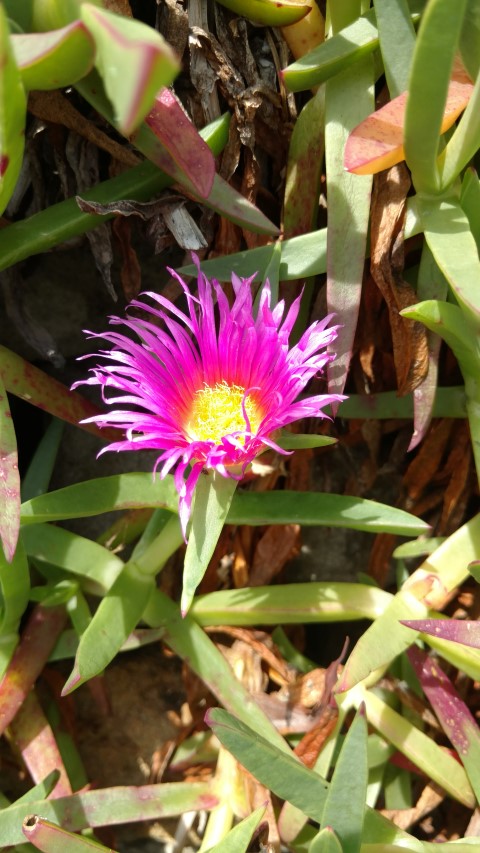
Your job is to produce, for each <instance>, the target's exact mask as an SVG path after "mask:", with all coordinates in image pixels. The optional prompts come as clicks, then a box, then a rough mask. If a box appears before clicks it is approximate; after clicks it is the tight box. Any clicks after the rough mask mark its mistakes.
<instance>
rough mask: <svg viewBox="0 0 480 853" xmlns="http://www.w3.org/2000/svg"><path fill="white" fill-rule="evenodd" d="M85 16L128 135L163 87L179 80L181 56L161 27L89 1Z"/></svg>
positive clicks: (100, 66) (110, 94)
mask: <svg viewBox="0 0 480 853" xmlns="http://www.w3.org/2000/svg"><path fill="white" fill-rule="evenodd" d="M81 19H82V21H83V23H84V24H85V26H86V27H87V29H88V30H89V32H90V33H91V35H92V37H93V39H94V42H95V48H96V54H95V65H96V67H97V68H98V71H99V72H100V75H101V77H102V80H103V83H104V86H105V91H106V93H107V95H108V97H109V99H110V101H111V103H112V106H113V109H114V114H115V123H116V124H117V126H118V127H119V129H120V130H121V132H122V133H124V134H126V135H128V134H130V133H132V132H133V131H134V130H135V128H136V127H138V125H139V124H140V123H141V122H142V121H143V119H144V118H145V116H146V115H147V113H148V112H149V110H150V109H151V107H152V104H153V102H154V99H155V95H156V94H157V92H158V91H159V90H160V89H161V88H162V87H163V86H169V85H170V84H171V83H172V82H173V80H174V78H175V76H176V75H177V73H178V71H179V70H180V68H179V63H178V60H177V58H176V57H175V54H174V52H173V50H172V48H171V47H170V45H169V44H167V42H166V41H165V40H164V39H163V37H162V36H161V35H160V33H158V32H156V30H154V29H152V28H151V27H148V26H146V25H145V24H142V23H141V22H140V21H136V20H134V19H131V18H125V17H123V16H121V15H115V14H113V13H111V12H107V11H105V10H104V9H98V8H97V7H95V6H92V5H90V4H88V3H85V4H84V5H83V6H82V8H81Z"/></svg>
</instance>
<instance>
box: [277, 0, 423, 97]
mask: <svg viewBox="0 0 480 853" xmlns="http://www.w3.org/2000/svg"><path fill="white" fill-rule="evenodd" d="M424 6H425V0H415V2H412V3H411V4H410V9H411V15H412V21H413V22H417V21H418V20H419V18H420V14H421V12H422V10H423V8H424ZM376 23H377V22H376V17H375V12H374V10H373V9H370V10H369V11H368V12H367V13H366V14H364V15H360V16H359V17H358V18H357V19H356V20H355V21H353V23H351V24H350V25H349V26H346V27H344V29H342V30H341V31H340V32H339V33H337V34H336V35H334V36H332V37H331V38H329V39H327V41H326V42H325V44H322V45H320V46H319V47H317V48H315V49H314V50H311V51H310V52H309V53H307V54H305V56H302V57H301V59H299V60H297V61H296V62H294V63H292V65H289V66H288V67H287V68H284V70H283V71H282V72H281V76H282V77H283V80H284V82H285V85H286V86H287V88H288V89H290V91H291V92H299V91H301V90H302V89H311V88H312V87H313V86H317V85H318V84H319V83H323V82H325V80H328V79H329V78H330V77H332V76H333V75H335V74H338V73H339V72H340V71H344V70H345V68H348V66H349V65H352V64H353V63H355V62H357V60H358V59H360V58H361V57H362V56H366V55H368V54H370V53H373V51H374V50H376V49H377V48H378V30H377V26H376Z"/></svg>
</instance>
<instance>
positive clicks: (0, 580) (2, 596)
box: [0, 542, 30, 679]
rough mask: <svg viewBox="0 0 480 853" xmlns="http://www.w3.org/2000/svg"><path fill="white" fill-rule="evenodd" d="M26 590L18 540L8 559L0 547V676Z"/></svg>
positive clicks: (24, 565) (24, 562)
mask: <svg viewBox="0 0 480 853" xmlns="http://www.w3.org/2000/svg"><path fill="white" fill-rule="evenodd" d="M29 590H30V573H29V569H28V562H27V558H26V555H25V551H24V548H23V546H22V544H21V542H19V544H18V545H17V549H16V551H15V556H14V558H13V560H12V562H11V563H8V562H7V560H6V559H5V556H4V554H3V550H2V549H0V602H1V606H0V637H1V644H0V679H1V678H2V677H3V675H4V673H5V670H6V668H7V666H8V664H9V662H10V659H11V656H12V654H13V651H14V649H15V646H16V645H17V641H18V627H19V624H20V619H21V618H22V616H23V614H24V612H25V610H26V607H27V604H28V593H29Z"/></svg>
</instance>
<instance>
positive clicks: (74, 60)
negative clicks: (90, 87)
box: [12, 21, 95, 90]
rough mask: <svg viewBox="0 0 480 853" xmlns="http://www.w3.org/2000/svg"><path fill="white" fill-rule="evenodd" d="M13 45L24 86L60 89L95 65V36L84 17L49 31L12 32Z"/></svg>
mask: <svg viewBox="0 0 480 853" xmlns="http://www.w3.org/2000/svg"><path fill="white" fill-rule="evenodd" d="M12 47H13V52H14V55H15V59H16V62H17V65H18V67H19V70H20V74H21V77H22V82H23V85H24V87H25V89H42V90H45V89H60V88H62V87H64V86H70V85H71V84H72V83H76V82H77V80H80V79H81V78H82V77H85V75H86V74H88V72H89V71H90V70H91V68H92V67H93V61H94V57H95V49H94V42H93V38H92V37H91V35H90V34H89V32H88V30H87V28H86V27H85V25H84V24H83V23H82V22H81V21H74V22H73V23H72V24H69V25H68V26H66V27H63V28H62V29H60V30H53V31H51V32H47V33H24V34H21V35H12Z"/></svg>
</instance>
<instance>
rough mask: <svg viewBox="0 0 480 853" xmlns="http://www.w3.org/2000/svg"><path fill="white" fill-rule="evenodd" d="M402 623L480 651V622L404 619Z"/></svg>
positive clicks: (424, 632)
mask: <svg viewBox="0 0 480 853" xmlns="http://www.w3.org/2000/svg"><path fill="white" fill-rule="evenodd" d="M400 622H401V624H402V625H405V626H406V627H407V628H412V629H413V630H414V631H420V632H421V633H422V634H429V635H430V636H432V637H439V638H440V639H442V640H450V641H451V642H452V643H460V644H461V645H462V646H470V647H471V648H473V649H480V622H477V621H474V620H472V619H405V620H403V619H402V620H400Z"/></svg>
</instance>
